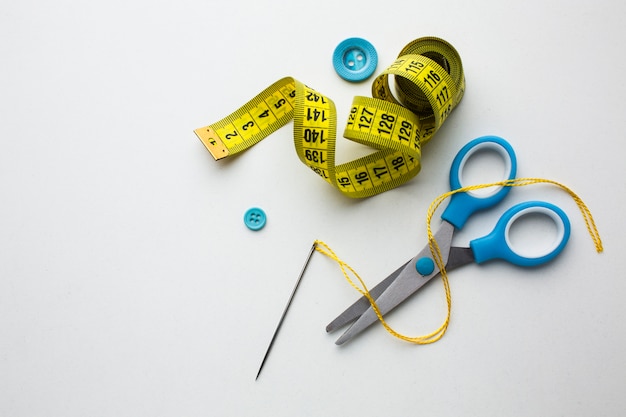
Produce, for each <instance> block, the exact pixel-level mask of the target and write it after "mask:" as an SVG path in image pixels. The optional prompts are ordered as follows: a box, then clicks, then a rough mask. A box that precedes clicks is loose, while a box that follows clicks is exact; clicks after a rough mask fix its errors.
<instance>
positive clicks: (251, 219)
mask: <svg viewBox="0 0 626 417" xmlns="http://www.w3.org/2000/svg"><path fill="white" fill-rule="evenodd" d="M243 221H244V223H245V224H246V226H248V229H250V230H261V229H263V227H264V226H265V223H266V222H267V216H266V215H265V212H264V211H263V210H261V209H260V208H258V207H252V208H250V209H248V211H246V214H245V215H244V217H243Z"/></svg>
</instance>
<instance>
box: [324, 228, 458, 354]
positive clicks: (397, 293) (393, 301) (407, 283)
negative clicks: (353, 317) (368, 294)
mask: <svg viewBox="0 0 626 417" xmlns="http://www.w3.org/2000/svg"><path fill="white" fill-rule="evenodd" d="M453 234H454V226H453V225H452V224H450V223H448V222H447V221H443V222H442V224H441V227H440V228H439V230H438V231H437V233H436V234H435V236H434V237H435V240H436V241H437V244H438V245H439V249H440V251H441V255H442V257H443V259H442V260H443V263H444V265H445V264H447V263H448V258H449V255H450V248H451V243H452V236H453ZM420 258H430V259H432V256H431V253H430V246H429V245H428V244H427V245H425V246H424V248H423V249H422V250H421V251H420V252H419V253H418V254H417V255H416V256H415V257H414V258H413V259H411V260H410V261H409V262H407V263H406V264H405V265H404V267H403V268H402V270H401V271H400V273H399V274H398V275H397V277H396V279H395V280H393V282H391V284H389V286H388V287H387V289H385V290H384V291H383V293H382V294H381V295H380V296H379V297H378V298H377V299H376V304H377V305H378V309H379V310H380V313H381V314H383V315H385V314H387V313H388V312H389V311H391V310H393V309H394V308H395V307H396V306H398V305H399V304H400V303H402V302H403V301H404V300H406V299H407V298H408V297H409V296H410V295H412V294H413V293H415V292H416V291H417V290H419V289H420V288H421V287H422V286H424V284H426V283H427V282H428V281H430V280H431V279H432V278H433V277H435V276H436V275H437V274H438V273H439V268H437V266H436V265H435V269H434V270H433V272H432V273H430V274H428V275H426V276H422V275H420V274H419V273H418V272H417V271H416V269H415V262H416V261H417V260H418V259H420ZM366 300H367V299H366ZM376 321H378V316H377V315H376V313H375V312H374V310H373V309H372V307H371V306H368V307H367V309H366V310H365V311H364V312H363V314H361V316H360V317H359V318H358V320H357V321H356V322H354V324H353V325H352V326H350V328H348V330H346V332H345V333H344V334H343V335H342V336H341V337H340V338H339V339H338V340H337V341H336V342H335V343H336V344H338V345H341V344H343V343H345V342H347V341H348V340H350V339H352V338H353V337H354V336H356V335H357V334H359V333H361V332H362V331H363V330H365V329H366V328H368V327H369V326H370V325H372V324H373V323H375V322H376Z"/></svg>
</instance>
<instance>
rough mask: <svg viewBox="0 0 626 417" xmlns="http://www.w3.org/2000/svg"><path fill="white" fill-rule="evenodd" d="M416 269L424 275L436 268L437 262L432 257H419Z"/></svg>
mask: <svg viewBox="0 0 626 417" xmlns="http://www.w3.org/2000/svg"><path fill="white" fill-rule="evenodd" d="M415 269H416V270H417V272H418V273H419V274H420V275H422V276H426V275H430V274H432V273H433V271H434V270H435V263H434V262H433V260H432V259H430V258H426V257H424V258H419V259H418V260H417V262H415Z"/></svg>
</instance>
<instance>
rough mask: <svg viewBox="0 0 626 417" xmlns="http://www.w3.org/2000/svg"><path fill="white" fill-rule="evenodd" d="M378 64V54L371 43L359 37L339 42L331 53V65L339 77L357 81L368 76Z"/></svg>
mask: <svg viewBox="0 0 626 417" xmlns="http://www.w3.org/2000/svg"><path fill="white" fill-rule="evenodd" d="M377 65H378V54H377V53H376V49H374V47H373V46H372V44H371V43H369V42H368V41H366V40H365V39H361V38H349V39H346V40H344V41H343V42H341V43H340V44H339V45H337V48H335V52H334V53H333V66H334V67H335V71H337V74H339V76H340V77H341V78H343V79H344V80H347V81H352V82H357V81H363V80H365V79H367V78H369V77H370V76H371V75H372V74H373V73H374V71H375V70H376V66H377Z"/></svg>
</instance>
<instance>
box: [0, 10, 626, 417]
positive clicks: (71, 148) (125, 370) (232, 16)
mask: <svg viewBox="0 0 626 417" xmlns="http://www.w3.org/2000/svg"><path fill="white" fill-rule="evenodd" d="M5 3H6V4H4V5H3V6H2V7H0V57H1V59H2V65H1V67H0V115H1V118H2V123H0V140H1V142H0V143H1V147H0V393H1V395H0V415H2V416H7V417H9V416H10V417H19V416H24V417H36V416H46V417H51V416H63V417H71V416H115V417H122V416H151V417H157V416H185V417H192V416H207V415H209V416H257V415H261V416H274V417H278V416H296V415H297V416H329V415H360V416H404V415H429V416H439V417H441V416H480V417H488V416H528V417H531V416H533V417H535V416H568V417H573V416H580V417H588V416H596V417H599V416H615V417H617V416H621V415H623V412H624V409H626V396H625V395H624V391H625V390H626V355H625V353H624V352H625V344H626V332H625V325H624V321H625V320H626V303H624V299H625V297H626V279H624V271H626V256H624V253H623V247H622V245H623V240H624V236H625V235H626V226H625V223H624V221H623V217H622V216H623V212H624V209H623V206H624V203H626V200H625V196H626V193H625V191H626V179H625V174H626V171H625V168H624V164H623V157H624V151H625V150H626V147H625V146H624V129H623V124H624V114H625V110H626V107H625V105H624V97H625V96H626V83H625V81H624V80H625V79H626V77H625V76H624V74H626V58H625V54H624V49H623V47H624V41H626V29H625V26H624V16H625V15H626V3H624V2H623V1H617V0H613V1H600V2H585V1H579V0H575V1H563V0H558V1H557V0H531V1H526V2H515V3H512V2H509V3H507V2H502V1H485V0H483V1H474V2H462V1H452V2H432V1H431V2H371V1H360V2H340V1H326V0H321V1H316V2H301V3H299V2H294V1H277V2H272V3H271V5H270V4H266V3H262V2H252V1H250V2H244V1H236V0H235V1H223V2H207V1H197V0H181V1H170V2H160V1H157V2H149V1H141V0H124V1H121V0H113V1H111V0H109V1H99V0H98V1H92V2H81V1H76V0H64V1H54V2H46V1H37V0H26V1H20V2H17V1H16V2H10V3H9V2H5ZM353 36H359V37H363V38H366V39H367V40H369V41H370V42H371V43H372V44H373V45H374V46H375V47H376V49H377V51H378V55H379V67H378V70H377V72H379V71H382V70H383V69H384V68H386V66H388V65H389V64H391V63H392V62H393V60H394V59H395V57H396V55H397V53H398V52H399V51H400V49H402V47H403V46H404V45H405V44H406V43H408V42H410V41H411V40H413V39H416V38H418V37H422V36H438V37H441V38H444V39H446V40H447V41H449V42H451V43H452V44H453V45H454V46H455V47H456V48H457V50H458V51H459V53H460V55H461V57H462V59H463V64H464V69H465V75H466V79H467V90H466V93H465V97H464V98H463V101H462V102H461V103H460V105H459V106H458V108H456V109H455V110H454V112H453V113H452V115H451V116H450V118H449V119H448V120H447V122H446V123H445V124H444V126H443V127H442V128H441V130H440V131H439V132H438V133H437V135H436V136H435V139H434V140H433V142H431V143H429V144H428V145H427V146H426V147H425V148H424V150H423V160H422V163H423V168H422V172H421V173H420V174H419V175H418V176H417V177H416V178H415V179H413V180H412V181H411V182H409V183H408V184H406V185H405V186H403V187H400V188H398V189H395V190H392V191H389V192H387V193H384V194H381V195H379V196H376V197H373V198H369V199H365V200H356V201H355V200H351V199H348V198H346V197H344V196H342V195H341V194H340V193H339V192H338V191H336V190H335V189H333V188H332V187H330V186H329V185H327V184H326V183H325V182H323V181H321V180H320V179H319V178H318V177H317V176H316V175H315V174H314V173H312V172H311V171H310V170H309V169H308V168H306V167H305V166H304V165H302V164H301V163H300V162H299V161H298V159H297V157H296V153H295V150H294V148H293V141H292V124H289V125H288V126H286V127H284V128H282V129H281V130H279V131H278V132H276V133H275V134H273V135H272V136H271V137H269V138H267V139H266V140H264V141H263V142H261V143H260V144H258V145H257V146H255V147H254V148H252V149H250V150H249V151H247V152H246V153H244V154H242V155H241V156H240V157H237V158H233V160H224V161H219V162H216V161H214V160H213V158H212V157H211V156H210V154H209V153H208V152H207V151H206V149H205V148H204V147H203V145H202V144H201V143H200V141H199V140H198V139H197V138H196V136H195V135H194V133H193V129H195V128H198V127H201V126H204V125H207V124H209V123H211V122H215V121H217V120H218V119H220V118H222V117H224V116H226V115H227V114H229V113H230V112H232V111H234V110H235V109H236V108H237V107H239V106H240V105H242V104H243V103H244V102H245V101H247V100H248V99H250V98H251V97H253V96H254V95H255V94H257V93H258V92H259V91H261V90H262V89H263V88H265V87H266V86H268V85H269V84H271V83H272V82H273V81H275V80H278V79H279V78H281V77H283V76H293V77H295V78H297V79H298V80H301V81H303V82H305V83H307V84H308V85H310V86H311V87H314V88H316V89H317V90H319V91H320V92H322V93H324V94H326V95H328V96H329V97H331V98H332V99H333V100H334V101H335V104H336V105H337V112H338V121H339V126H342V124H343V123H344V121H345V118H346V117H347V114H348V112H349V107H350V103H351V101H352V97H353V96H355V95H369V94H370V83H369V82H366V83H362V84H350V83H347V82H345V81H343V80H341V79H340V78H339V77H338V76H337V75H336V74H335V72H334V70H333V68H332V64H331V56H332V52H333V50H334V48H335V46H336V45H337V44H338V43H339V42H340V41H342V40H343V39H345V38H348V37H353ZM341 129H342V128H341V127H340V130H341ZM339 133H341V131H340V132H339ZM487 134H493V135H499V136H502V137H504V138H506V139H507V140H508V141H509V142H510V143H511V144H512V145H513V146H514V147H515V150H516V152H517V155H518V159H519V170H518V174H519V175H520V176H531V177H542V178H548V179H552V180H556V181H560V182H562V183H564V184H566V185H568V186H569V187H571V188H572V189H573V190H574V191H575V192H577V193H578V194H579V195H580V196H581V197H582V198H583V200H584V201H585V202H586V203H587V204H588V206H589V208H590V209H591V211H592V213H593V215H594V218H595V220H596V222H597V225H598V228H599V231H600V233H601V237H602V239H603V243H604V247H605V251H604V253H602V254H596V253H595V250H594V245H593V242H592V241H591V239H590V238H589V236H588V234H587V232H586V229H585V226H584V223H583V221H582V218H581V216H580V215H579V213H578V212H577V208H576V205H575V204H574V202H573V201H572V200H571V199H570V197H569V196H568V195H567V194H565V193H563V192H561V191H559V190H558V189H556V188H554V187H548V186H533V187H525V188H521V189H515V190H513V191H512V193H511V196H510V197H509V199H510V200H509V202H510V203H513V202H515V201H522V200H526V199H545V200H548V201H550V202H553V203H555V204H558V205H559V206H561V207H562V208H563V209H564V210H565V211H566V212H567V213H568V215H569V217H570V219H571V221H572V236H571V239H570V242H569V244H568V246H567V248H566V250H565V251H564V253H563V254H562V255H561V256H560V257H559V258H558V259H557V260H555V261H554V262H552V263H550V264H549V265H546V266H544V267H541V268H536V269H533V270H526V269H522V268H516V267H512V266H510V265H508V264H505V263H500V262H495V263H492V264H486V265H482V266H478V265H470V266H467V267H465V268H464V269H462V270H458V271H454V273H451V274H450V283H451V287H452V300H453V305H452V319H451V323H450V327H449V329H448V332H447V333H446V334H445V336H444V337H443V339H442V340H440V341H439V342H437V343H434V344H432V345H428V346H415V345H411V344H408V343H405V342H402V341H400V340H397V339H395V338H393V337H392V336H390V335H389V334H388V333H387V332H385V331H384V329H383V328H382V327H381V326H376V327H375V328H371V329H369V330H368V331H367V332H365V333H364V334H363V335H361V336H360V337H359V338H358V339H356V340H354V341H353V342H351V343H349V344H347V345H345V346H343V347H338V346H336V345H335V344H334V341H335V339H336V338H337V337H338V335H335V334H332V335H327V334H326V333H325V330H324V328H325V326H326V324H327V323H328V322H329V321H330V320H331V319H332V318H333V317H334V316H335V315H336V314H338V313H339V312H340V311H341V310H342V309H343V307H345V306H346V305H347V304H349V303H351V302H352V300H354V299H355V298H356V296H357V293H356V292H355V291H354V289H352V288H351V287H350V286H349V285H348V284H347V283H346V282H345V280H344V278H343V277H342V275H341V273H340V271H339V268H338V267H337V265H336V264H335V263H333V262H332V261H331V260H329V259H327V258H325V257H323V256H322V255H319V254H315V255H314V256H313V258H312V260H311V262H310V264H309V268H308V269H307V273H306V275H305V276H304V279H303V282H302V285H301V287H300V289H299V290H298V293H297V294H296V297H295V299H294V303H293V305H292V307H291V310H290V311H289V314H288V315H287V319H286V321H285V323H284V326H283V328H282V331H281V333H280V335H279V337H278V339H277V340H276V344H275V345H274V349H273V351H272V353H271V355H270V357H269V359H268V362H267V363H266V366H265V369H264V370H263V373H262V374H261V376H260V378H259V380H258V381H255V379H254V377H255V375H256V372H257V369H258V366H259V364H260V361H261V359H262V356H263V354H264V352H265V349H266V347H267V344H268V342H269V339H270V337H271V334H272V332H273V330H274V327H275V326H276V323H277V321H278V318H279V317H280V314H281V312H282V309H283V307H284V305H285V303H286V301H287V298H288V296H289V294H290V292H291V289H292V287H293V284H294V283H295V279H296V277H297V275H298V273H299V271H300V269H301V267H302V263H303V261H304V259H305V257H306V254H307V252H308V250H309V248H310V246H311V244H312V242H313V241H314V240H315V239H321V240H323V241H325V242H326V243H328V244H329V245H330V246H331V247H332V248H333V249H334V250H335V251H336V252H337V253H338V254H339V256H340V257H342V258H343V259H344V260H345V261H347V262H348V263H349V264H350V265H351V266H353V267H354V268H355V269H356V270H357V271H358V272H359V273H360V274H361V276H362V277H363V279H364V280H365V281H366V282H367V283H368V285H373V284H375V283H377V282H378V281H379V280H380V279H381V278H383V277H384V276H386V275H387V274H388V273H389V272H391V271H392V270H393V269H395V267H397V266H398V265H400V264H401V263H402V262H405V261H406V260H408V259H409V258H410V257H411V256H413V255H414V254H415V252H416V250H418V249H419V248H420V247H421V245H422V244H423V243H425V237H426V225H425V215H426V210H427V208H428V206H429V204H430V202H431V201H432V200H433V199H434V198H435V197H437V196H438V195H439V194H441V193H443V192H444V191H446V190H447V187H448V183H447V175H448V169H449V165H450V162H451V160H452V158H453V157H454V154H455V153H456V152H457V150H458V149H459V148H460V147H461V146H462V145H463V144H465V143H466V142H468V141H469V140H471V139H473V138H475V137H478V136H482V135H487ZM362 153H363V149H362V147H361V146H360V145H356V144H353V143H350V142H347V141H345V140H343V139H339V143H338V160H339V161H340V162H343V161H347V160H350V159H353V158H354V157H355V156H357V155H361V154H362ZM252 206H258V207H262V208H263V209H264V210H265V211H266V213H267V215H268V223H267V226H266V227H265V228H264V229H263V230H262V231H260V232H251V231H249V230H248V229H246V228H245V226H244V224H243V221H242V217H243V213H244V212H245V210H247V209H248V208H249V207H252ZM502 206H503V207H501V208H499V209H494V210H493V211H491V212H489V213H485V214H481V215H479V216H476V217H475V218H474V219H473V220H472V221H471V223H470V224H468V227H467V228H466V230H464V231H463V232H462V233H461V234H460V235H459V236H458V239H457V240H456V243H458V244H465V243H467V242H468V241H469V240H470V239H471V238H473V237H476V236H478V235H479V234H481V233H486V232H487V231H488V230H489V229H490V228H491V225H492V224H493V222H494V220H495V218H496V216H497V215H498V214H499V211H498V210H500V209H502V210H503V209H504V208H506V207H504V206H505V205H504V204H503V205H502ZM500 212H501V211H500ZM435 226H436V224H435ZM620 242H622V243H620ZM444 317H445V298H444V291H443V287H442V284H441V281H436V282H434V283H432V284H431V285H429V286H428V287H427V288H425V289H424V290H422V291H421V292H420V294H419V295H417V296H416V297H415V298H413V299H412V300H411V301H410V302H408V303H405V305H403V306H402V307H401V308H400V309H398V310H397V312H396V313H395V314H393V315H390V317H389V320H390V323H391V324H392V325H393V326H394V327H395V328H397V329H398V330H400V331H402V332H404V333H407V334H409V335H420V334H424V333H428V332H430V331H432V330H435V329H436V328H437V327H438V326H439V324H440V323H441V322H442V321H443V319H444Z"/></svg>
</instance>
